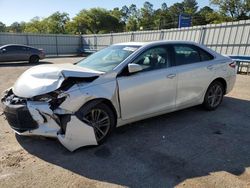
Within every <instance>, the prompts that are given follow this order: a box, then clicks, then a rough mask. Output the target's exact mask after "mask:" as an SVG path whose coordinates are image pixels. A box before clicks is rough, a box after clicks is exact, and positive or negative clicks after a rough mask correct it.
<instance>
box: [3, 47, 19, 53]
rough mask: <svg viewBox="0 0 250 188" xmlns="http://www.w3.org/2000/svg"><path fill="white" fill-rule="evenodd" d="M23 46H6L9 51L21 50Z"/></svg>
mask: <svg viewBox="0 0 250 188" xmlns="http://www.w3.org/2000/svg"><path fill="white" fill-rule="evenodd" d="M20 49H21V47H19V46H8V47H6V50H7V51H9V52H16V51H20Z"/></svg>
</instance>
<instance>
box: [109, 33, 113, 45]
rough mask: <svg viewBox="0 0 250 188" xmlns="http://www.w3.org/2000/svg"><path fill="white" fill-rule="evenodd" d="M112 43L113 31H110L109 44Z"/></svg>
mask: <svg viewBox="0 0 250 188" xmlns="http://www.w3.org/2000/svg"><path fill="white" fill-rule="evenodd" d="M111 44H113V33H112V32H111V33H110V45H111Z"/></svg>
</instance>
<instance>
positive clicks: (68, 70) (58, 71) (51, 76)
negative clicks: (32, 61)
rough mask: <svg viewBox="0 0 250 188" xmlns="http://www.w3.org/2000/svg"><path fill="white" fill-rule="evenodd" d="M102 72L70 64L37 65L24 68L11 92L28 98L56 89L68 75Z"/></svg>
mask: <svg viewBox="0 0 250 188" xmlns="http://www.w3.org/2000/svg"><path fill="white" fill-rule="evenodd" d="M100 74H103V72H99V71H94V70H91V69H87V68H83V67H80V66H77V65H72V64H53V65H38V66H35V67H32V68H30V69H28V70H26V71H25V72H24V73H23V74H22V75H21V76H20V77H19V78H18V80H17V81H16V83H15V84H14V86H13V93H14V94H15V95H17V96H19V97H24V98H30V97H34V96H36V95H42V94H45V93H48V92H51V91H54V90H56V89H58V88H59V87H60V86H61V84H62V82H63V81H64V80H65V79H66V78H68V77H78V78H89V77H94V76H98V75H100Z"/></svg>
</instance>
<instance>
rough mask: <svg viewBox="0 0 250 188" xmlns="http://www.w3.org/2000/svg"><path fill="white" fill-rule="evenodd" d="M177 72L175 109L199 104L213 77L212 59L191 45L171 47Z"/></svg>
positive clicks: (209, 55)
mask: <svg viewBox="0 0 250 188" xmlns="http://www.w3.org/2000/svg"><path fill="white" fill-rule="evenodd" d="M173 53H174V56H175V63H176V67H177V70H178V73H177V74H178V83H177V96H176V107H177V108H183V107H187V106H192V105H196V104H198V103H200V101H201V100H202V97H203V95H204V92H205V91H206V89H207V87H208V85H209V84H210V82H211V80H212V78H213V75H214V61H213V59H214V57H213V56H212V55H211V54H209V53H208V52H206V51H204V50H203V49H201V48H199V47H197V46H195V45H191V44H175V45H173Z"/></svg>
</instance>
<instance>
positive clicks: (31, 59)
mask: <svg viewBox="0 0 250 188" xmlns="http://www.w3.org/2000/svg"><path fill="white" fill-rule="evenodd" d="M38 62H39V57H38V56H37V55H32V56H30V59H29V63H38Z"/></svg>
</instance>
